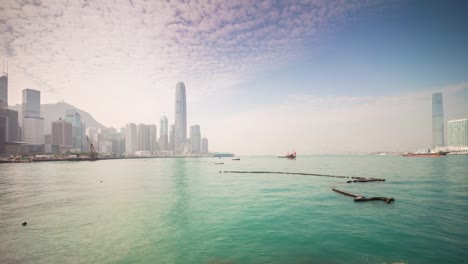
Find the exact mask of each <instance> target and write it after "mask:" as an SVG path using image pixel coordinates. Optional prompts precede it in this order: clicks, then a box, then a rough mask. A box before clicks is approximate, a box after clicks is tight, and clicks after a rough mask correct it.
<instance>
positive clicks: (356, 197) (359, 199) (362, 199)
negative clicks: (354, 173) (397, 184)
mask: <svg viewBox="0 0 468 264" xmlns="http://www.w3.org/2000/svg"><path fill="white" fill-rule="evenodd" d="M332 190H333V191H334V192H337V193H340V194H343V195H346V196H350V197H354V201H355V202H368V201H384V202H386V203H388V204H389V203H391V202H394V201H395V199H393V198H392V197H368V198H366V197H364V196H362V195H357V194H352V193H349V192H345V191H341V190H338V189H335V188H333V189H332Z"/></svg>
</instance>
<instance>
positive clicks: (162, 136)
mask: <svg viewBox="0 0 468 264" xmlns="http://www.w3.org/2000/svg"><path fill="white" fill-rule="evenodd" d="M168 126H169V121H168V120H167V117H166V116H162V117H161V119H160V120H159V149H160V150H161V151H168V150H169V127H168Z"/></svg>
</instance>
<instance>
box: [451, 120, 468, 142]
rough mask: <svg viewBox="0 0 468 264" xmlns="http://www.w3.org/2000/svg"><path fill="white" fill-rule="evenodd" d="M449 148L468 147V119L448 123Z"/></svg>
mask: <svg viewBox="0 0 468 264" xmlns="http://www.w3.org/2000/svg"><path fill="white" fill-rule="evenodd" d="M447 124H448V125H447V134H448V137H447V143H448V144H447V145H448V147H468V118H464V119H457V120H449V121H448V122H447Z"/></svg>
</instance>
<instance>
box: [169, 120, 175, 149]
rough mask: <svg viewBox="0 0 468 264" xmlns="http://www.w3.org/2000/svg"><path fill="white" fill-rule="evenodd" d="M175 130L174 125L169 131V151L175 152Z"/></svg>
mask: <svg viewBox="0 0 468 264" xmlns="http://www.w3.org/2000/svg"><path fill="white" fill-rule="evenodd" d="M174 141H175V128H174V124H171V128H170V129H169V150H170V151H174V150H175V142H174Z"/></svg>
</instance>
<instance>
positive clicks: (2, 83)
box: [0, 62, 8, 108]
mask: <svg viewBox="0 0 468 264" xmlns="http://www.w3.org/2000/svg"><path fill="white" fill-rule="evenodd" d="M6 107H8V66H7V70H6V71H5V62H3V72H2V76H0V108H6Z"/></svg>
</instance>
